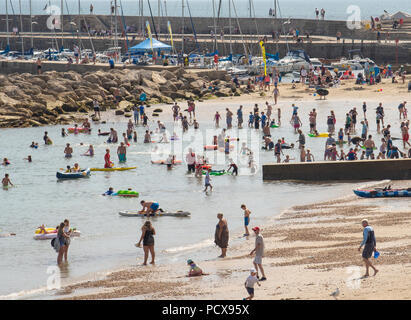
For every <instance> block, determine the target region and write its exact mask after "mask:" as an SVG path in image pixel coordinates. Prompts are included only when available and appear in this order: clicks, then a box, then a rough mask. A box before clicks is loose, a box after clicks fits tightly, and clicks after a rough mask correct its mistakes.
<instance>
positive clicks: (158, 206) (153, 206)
mask: <svg viewBox="0 0 411 320" xmlns="http://www.w3.org/2000/svg"><path fill="white" fill-rule="evenodd" d="M158 208H160V205H159V204H158V203H153V204H152V205H151V207H150V209H151V210H153V211H157V210H158Z"/></svg>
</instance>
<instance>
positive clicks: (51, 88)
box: [47, 80, 73, 94]
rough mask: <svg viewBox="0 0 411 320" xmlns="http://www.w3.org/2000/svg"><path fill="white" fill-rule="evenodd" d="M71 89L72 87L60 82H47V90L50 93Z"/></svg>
mask: <svg viewBox="0 0 411 320" xmlns="http://www.w3.org/2000/svg"><path fill="white" fill-rule="evenodd" d="M71 90H73V88H72V87H70V86H67V84H63V83H62V82H59V81H55V80H50V81H48V82H47V91H48V92H49V93H51V94H58V93H62V92H66V91H71Z"/></svg>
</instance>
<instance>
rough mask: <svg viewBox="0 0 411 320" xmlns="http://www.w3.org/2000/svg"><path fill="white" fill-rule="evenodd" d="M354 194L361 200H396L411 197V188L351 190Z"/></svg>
mask: <svg viewBox="0 0 411 320" xmlns="http://www.w3.org/2000/svg"><path fill="white" fill-rule="evenodd" d="M353 191H354V193H355V194H356V195H357V196H359V197H362V198H396V197H411V188H408V189H370V190H353Z"/></svg>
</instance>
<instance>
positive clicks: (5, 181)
mask: <svg viewBox="0 0 411 320" xmlns="http://www.w3.org/2000/svg"><path fill="white" fill-rule="evenodd" d="M1 183H2V185H3V188H7V187H8V186H9V184H10V185H11V186H14V185H13V184H12V183H11V181H10V178H9V174H8V173H6V174H5V175H4V178H3V180H2V181H1Z"/></svg>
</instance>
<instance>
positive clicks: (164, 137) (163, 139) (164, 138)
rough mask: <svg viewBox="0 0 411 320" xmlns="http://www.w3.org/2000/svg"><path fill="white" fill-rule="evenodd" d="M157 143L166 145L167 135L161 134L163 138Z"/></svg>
mask: <svg viewBox="0 0 411 320" xmlns="http://www.w3.org/2000/svg"><path fill="white" fill-rule="evenodd" d="M159 143H168V139H167V134H166V133H165V132H163V136H162V137H161V138H160V141H159Z"/></svg>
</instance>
